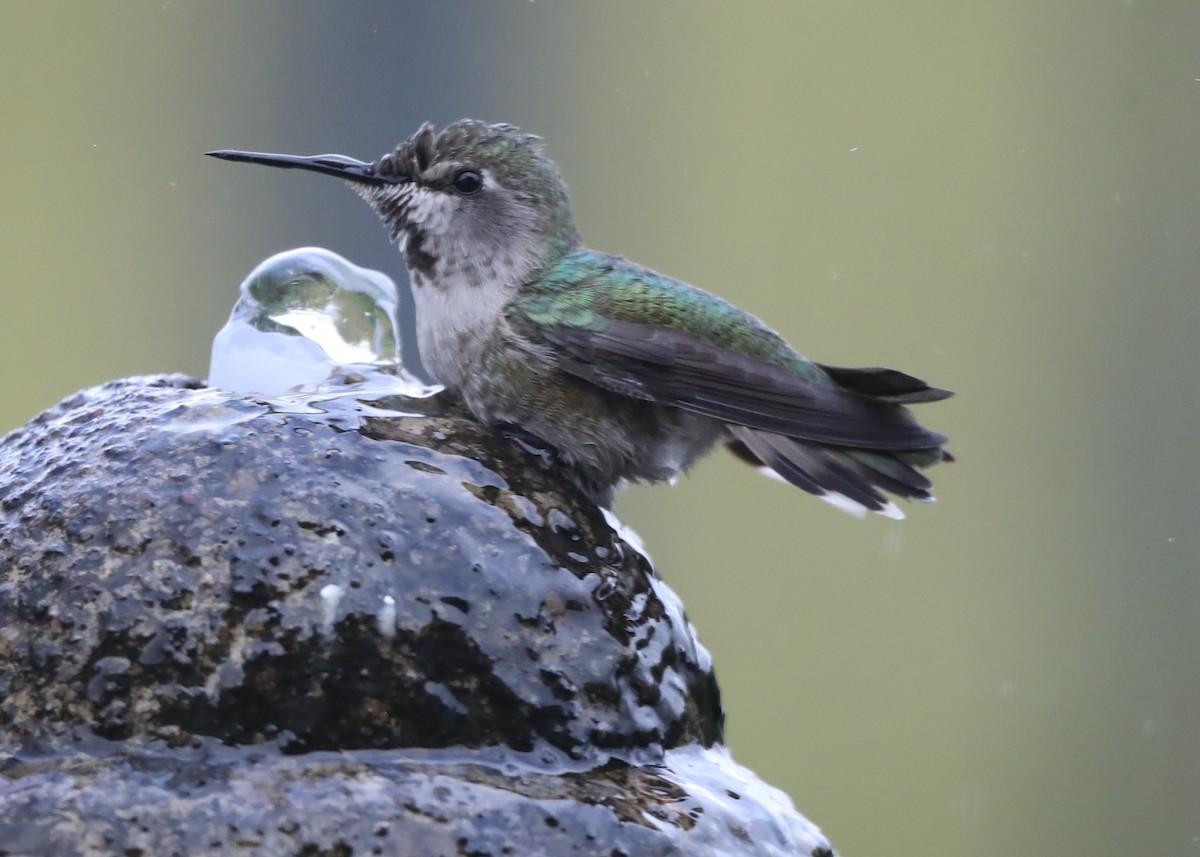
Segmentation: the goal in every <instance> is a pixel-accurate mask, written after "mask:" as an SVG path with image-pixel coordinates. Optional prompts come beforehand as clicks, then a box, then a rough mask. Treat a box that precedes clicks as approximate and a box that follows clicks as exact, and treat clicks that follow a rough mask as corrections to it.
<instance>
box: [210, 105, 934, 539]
mask: <svg viewBox="0 0 1200 857" xmlns="http://www.w3.org/2000/svg"><path fill="white" fill-rule="evenodd" d="M208 154H209V155H211V156H213V157H216V158H222V159H225V160H230V161H240V162H246V163H255V164H265V165H267V166H272V167H283V168H293V169H300V170H309V171H312V172H317V173H323V174H325V175H330V176H334V177H336V178H340V179H342V180H344V181H346V182H347V183H349V185H350V187H351V188H353V190H354V191H356V192H357V193H358V195H359V196H361V197H362V198H363V199H364V200H365V201H366V202H367V203H368V204H369V205H370V206H371V207H372V208H373V209H374V210H375V212H376V214H378V216H379V217H380V219H381V220H382V221H383V223H384V224H385V225H386V226H387V228H388V230H389V232H390V235H391V240H392V241H393V242H394V243H396V244H398V246H399V248H400V251H401V253H402V254H403V256H404V260H405V264H406V265H407V268H408V272H409V278H410V282H411V285H412V293H413V299H414V304H415V308H416V313H417V344H418V348H419V350H420V354H421V359H422V361H423V362H424V364H425V366H426V369H427V370H428V371H429V372H430V373H431V374H432V375H433V377H434V378H435V379H436V380H437V381H438V383H440V384H442V385H443V386H444V387H445V388H446V389H447V390H448V391H450V392H451V393H453V394H456V395H457V396H458V397H460V398H461V399H462V401H463V402H464V403H465V404H466V406H467V408H468V409H469V410H470V412H471V413H472V414H473V415H474V417H475V418H476V419H477V420H479V421H480V422H481V423H483V424H485V425H489V426H496V427H499V428H503V429H505V430H511V431H515V432H517V433H518V436H529V435H532V436H533V438H536V439H537V440H540V441H541V442H543V443H545V444H547V445H549V446H550V447H551V448H553V450H555V451H556V452H557V453H558V456H559V458H560V460H562V461H564V462H565V463H566V465H567V466H568V467H569V468H570V470H571V472H572V473H573V475H574V477H575V481H576V482H577V484H579V485H581V486H582V487H584V488H585V490H587V491H588V492H589V493H590V494H591V495H592V496H593V497H594V498H595V499H596V500H597V501H598V502H600V503H602V504H604V505H608V504H610V503H611V500H612V496H613V492H614V491H615V489H616V488H617V487H619V486H620V485H623V484H625V483H628V482H658V481H674V480H675V479H676V478H677V477H678V475H679V474H681V473H682V472H684V471H686V470H687V469H688V468H690V467H691V466H692V464H693V463H695V462H696V460H697V459H699V458H700V457H702V456H704V455H706V454H707V453H708V452H709V451H711V450H712V449H713V447H715V446H716V445H717V444H718V443H724V444H725V445H726V446H728V447H729V449H730V450H731V451H732V452H733V453H734V454H736V455H737V456H738V457H740V458H742V459H744V460H746V461H748V462H749V463H751V464H754V465H755V466H758V467H760V468H764V469H765V470H766V471H767V472H768V473H769V474H771V475H774V476H777V477H779V478H781V479H783V480H784V481H786V482H789V483H791V484H792V485H795V486H796V487H798V488H801V489H803V490H805V491H807V492H809V493H811V494H814V495H816V496H818V497H820V498H822V499H824V500H826V501H828V502H830V503H832V504H833V505H834V506H837V507H838V508H841V509H843V510H844V511H848V512H851V513H854V514H856V515H858V516H859V517H862V516H865V514H866V513H867V512H868V511H870V512H876V513H879V514H881V515H884V516H887V517H892V518H903V517H904V515H903V513H902V512H901V510H900V509H899V508H898V507H897V506H896V504H895V503H894V502H892V500H891V499H890V497H889V496H888V495H895V496H896V497H901V498H905V499H911V500H922V501H927V502H929V501H932V500H933V496H932V494H931V493H930V488H931V487H932V483H931V482H930V480H929V479H928V478H927V477H926V476H925V475H924V474H923V473H921V472H920V471H921V469H923V468H926V467H929V466H930V465H933V464H935V463H937V462H940V461H952V460H953V457H952V456H951V455H950V453H949V452H947V451H946V450H945V449H944V444H945V443H946V438H945V437H944V436H943V435H941V434H938V433H937V432H934V431H930V430H929V429H926V428H924V427H923V426H921V425H920V424H919V423H918V422H917V421H916V420H915V419H914V418H913V416H912V415H911V414H910V412H909V411H908V409H907V408H906V407H905V406H906V405H911V404H917V403H923V402H934V401H938V400H940V399H945V398H947V397H948V396H950V395H952V394H951V393H950V392H949V391H947V390H942V389H939V388H937V387H932V386H930V385H928V384H927V383H925V382H924V381H922V380H921V379H919V378H916V377H914V376H912V375H908V374H905V373H903V372H900V371H897V370H894V369H884V368H845V367H837V366H828V365H824V364H820V363H816V362H812V361H810V360H807V359H805V358H804V357H802V356H801V355H800V354H799V353H798V352H797V351H795V350H794V349H793V348H792V347H791V346H790V345H789V344H788V343H787V342H786V341H785V340H784V338H783V337H782V336H780V335H779V334H778V333H776V332H775V331H774V330H772V329H771V328H769V327H767V326H766V325H765V324H764V323H763V322H761V321H759V320H758V319H757V318H756V317H754V316H753V315H751V314H750V313H748V312H746V311H744V310H742V309H739V308H738V307H736V306H734V305H733V304H731V303H729V302H727V301H725V300H723V299H721V298H719V297H717V296H716V295H714V294H711V293H709V292H707V291H704V290H702V289H700V288H697V287H695V286H691V285H688V284H687V283H684V282H681V281H679V280H676V279H672V278H671V277H668V276H665V275H663V274H660V273H657V272H655V271H652V270H650V269H649V268H646V267H643V266H641V265H637V264H635V263H633V262H631V261H629V260H627V259H625V258H623V257H621V256H614V255H609V254H607V253H600V252H597V251H594V250H590V249H588V248H587V247H585V246H584V245H583V243H582V241H581V239H580V236H579V232H578V231H577V229H576V228H575V220H574V217H573V215H572V212H571V201H570V199H569V197H568V195H567V188H566V185H565V184H564V182H563V180H562V177H561V176H560V175H559V171H558V168H557V167H556V166H555V164H554V162H553V161H551V160H550V159H549V158H548V157H547V155H546V153H545V146H544V143H543V141H542V139H541V138H540V137H536V136H534V135H531V134H525V133H522V132H521V131H520V130H519V129H518V128H516V127H514V126H512V125H507V124H487V123H485V122H481V121H478V120H473V119H463V120H460V121H458V122H454V123H452V124H450V125H448V126H446V127H445V128H444V129H443V130H442V131H440V132H438V131H436V130H435V129H434V127H433V126H432V125H430V124H428V123H426V124H425V125H423V126H422V127H421V128H420V129H419V130H418V131H417V132H416V133H415V134H413V135H412V136H411V137H409V138H408V139H407V140H405V141H403V142H402V143H400V144H399V145H398V146H396V148H395V149H394V150H392V151H391V152H388V153H387V154H385V155H383V156H382V157H380V158H379V159H378V160H375V161H371V162H367V161H360V160H356V159H354V158H349V157H346V156H344V155H314V156H296V155H283V154H268V153H263V152H243V151H235V150H220V151H215V152H209V153H208Z"/></svg>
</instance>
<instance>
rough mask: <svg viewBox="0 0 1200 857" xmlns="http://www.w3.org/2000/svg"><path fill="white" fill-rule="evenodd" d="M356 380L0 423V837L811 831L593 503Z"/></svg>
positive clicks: (69, 843) (753, 837)
mask: <svg viewBox="0 0 1200 857" xmlns="http://www.w3.org/2000/svg"><path fill="white" fill-rule="evenodd" d="M379 395H380V394H372V393H370V392H368V391H366V390H362V389H359V390H355V389H354V388H340V389H335V390H333V391H331V392H327V393H322V394H315V395H309V396H295V397H290V398H277V399H270V400H266V399H256V398H254V397H244V396H240V395H234V394H230V393H226V392H223V391H220V390H214V389H207V388H203V387H202V386H201V384H200V383H199V382H197V381H195V380H193V379H187V378H182V377H180V376H171V377H161V378H144V379H130V380H126V381H118V382H113V383H111V384H107V385H105V386H103V387H99V388H95V389H93V390H88V391H85V392H83V393H80V394H78V395H76V396H74V397H72V398H70V399H68V400H66V401H65V402H63V403H62V404H60V405H59V406H57V407H55V408H53V409H51V410H50V411H47V412H46V413H44V414H42V415H40V416H39V417H37V418H35V419H34V420H33V421H31V422H30V423H29V424H28V425H26V426H24V427H22V428H21V429H18V430H17V431H15V432H13V433H12V434H10V435H8V436H7V437H5V438H3V440H0V855H9V854H12V855H15V854H56V855H57V854H110V853H111V854H126V855H137V854H145V855H160V854H191V853H236V854H247V855H250V854H253V855H268V854H270V855H276V854H279V855H283V854H298V855H299V854H305V855H317V854H331V855H333V854H336V855H351V854H430V855H435V854H471V855H491V854H495V855H500V854H522V855H531V854H564V853H576V854H597V855H599V854H604V855H619V854H625V855H629V857H633V855H642V854H689V855H691V854H695V855H705V854H812V855H820V854H824V853H831V852H829V851H828V848H829V846H828V843H827V842H826V841H825V839H824V838H823V837H822V836H821V835H820V833H819V832H818V831H817V830H816V828H815V827H813V826H812V825H811V824H809V823H808V822H807V821H806V820H805V819H803V817H802V816H800V815H799V814H797V813H796V812H795V810H794V809H792V808H791V804H790V802H789V801H788V800H787V798H786V797H784V796H783V795H782V794H781V793H779V792H777V791H776V790H774V789H771V788H770V787H769V786H766V785H765V784H763V783H761V782H760V781H758V780H757V779H756V778H755V777H754V776H753V774H751V773H750V772H748V771H746V770H745V769H742V768H740V767H739V766H737V765H735V764H734V763H733V762H732V761H731V760H730V759H729V758H728V756H727V754H726V753H725V751H724V750H723V748H722V747H721V745H720V740H721V727H722V712H721V707H720V701H719V695H718V691H717V685H716V681H715V679H714V676H713V672H712V667H711V663H710V660H709V657H708V655H707V653H706V652H705V651H704V649H703V648H701V647H700V646H699V644H698V643H697V642H696V639H695V635H694V632H693V630H692V628H691V626H690V625H689V624H688V623H687V621H686V619H685V618H684V614H683V611H682V607H681V605H680V603H679V601H678V599H677V597H676V596H675V595H674V593H672V592H671V591H670V590H669V589H668V588H667V587H666V586H664V585H663V584H662V582H661V581H659V580H658V579H657V578H656V577H655V575H654V572H653V569H652V568H651V567H650V565H649V563H648V561H647V560H646V558H645V557H644V556H643V555H642V554H641V553H640V552H639V551H638V550H637V549H636V547H635V546H633V545H631V544H629V543H628V542H626V541H625V539H624V538H622V533H621V531H620V528H619V525H618V524H617V523H616V522H615V519H612V518H611V516H610V515H608V514H607V513H605V512H604V511H603V510H600V509H598V508H596V507H595V506H593V505H591V504H590V503H589V502H588V501H587V500H586V498H585V497H584V496H583V495H582V494H580V493H579V492H577V491H575V490H574V489H573V488H572V486H571V485H570V484H569V483H567V482H565V481H564V480H562V479H561V478H559V476H558V473H559V471H558V469H557V468H556V466H555V464H554V462H553V460H552V456H551V455H550V454H548V453H544V452H543V453H541V454H538V451H537V450H535V449H531V448H530V447H529V445H528V444H527V443H523V442H521V441H520V440H519V439H517V438H512V437H506V436H504V435H503V434H499V433H496V432H492V431H488V430H485V429H483V428H481V427H479V426H478V425H476V424H475V423H473V422H471V421H470V420H467V419H464V418H463V417H462V415H461V414H460V413H458V412H457V411H456V409H455V407H454V405H453V404H449V403H447V402H446V401H444V400H443V399H442V398H440V397H434V398H421V399H402V398H399V397H395V396H391V397H388V398H386V399H384V398H380V397H379ZM398 412H400V413H398ZM481 462H487V463H486V465H485V464H483V463H481ZM5 759H7V762H5V761H4V760H5Z"/></svg>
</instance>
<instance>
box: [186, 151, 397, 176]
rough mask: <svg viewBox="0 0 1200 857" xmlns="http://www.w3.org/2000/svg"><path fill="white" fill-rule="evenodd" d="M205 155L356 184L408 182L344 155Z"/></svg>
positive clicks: (258, 153) (214, 153)
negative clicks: (330, 177) (307, 171)
mask: <svg viewBox="0 0 1200 857" xmlns="http://www.w3.org/2000/svg"><path fill="white" fill-rule="evenodd" d="M207 154H208V155H211V156H212V157H214V158H220V159H221V160H224V161H241V162H243V163H247V164H266V165H267V166H268V167H281V168H283V169H293V170H311V171H312V172H314V173H324V174H325V175H327V176H336V177H337V178H339V179H345V180H346V181H350V182H358V183H360V184H404V183H405V182H407V181H409V179H408V178H407V177H406V176H383V175H380V174H379V173H377V172H376V171H375V165H374V164H369V163H367V162H366V161H357V160H355V159H354V158H347V157H346V156H345V155H310V156H303V155H272V154H270V153H267V152H239V151H237V150H236V149H218V150H217V151H215V152H208V153H207Z"/></svg>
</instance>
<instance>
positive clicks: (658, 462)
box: [463, 370, 724, 489]
mask: <svg viewBox="0 0 1200 857" xmlns="http://www.w3.org/2000/svg"><path fill="white" fill-rule="evenodd" d="M463 394H464V396H463V397H464V399H465V400H466V403H467V406H468V407H469V408H470V409H471V411H472V412H473V413H474V414H475V415H476V417H477V418H478V419H480V420H481V421H482V422H485V423H490V424H508V425H513V426H517V427H519V428H521V429H522V430H523V431H526V432H528V433H530V434H532V435H534V436H536V437H538V438H540V439H541V440H543V441H545V442H546V443H548V444H550V445H551V446H552V447H554V449H555V450H556V451H557V452H558V453H559V454H560V455H561V456H562V457H563V458H564V459H566V461H567V462H568V463H569V464H571V465H572V466H574V467H577V468H580V469H581V470H583V471H584V472H585V474H586V476H587V477H588V479H589V480H591V481H592V482H594V483H595V484H596V485H599V486H602V487H603V488H604V489H607V488H611V487H612V486H615V485H617V484H618V483H620V482H622V481H634V482H659V481H664V480H670V479H673V478H674V477H676V476H678V475H679V474H680V473H682V472H683V471H685V470H687V469H688V468H689V467H691V466H692V464H693V463H695V461H696V459H698V458H699V457H701V456H703V455H704V454H705V453H707V452H708V451H709V450H710V449H712V447H713V445H714V444H715V443H716V441H717V440H718V439H719V438H720V437H722V435H723V433H724V426H723V425H722V424H721V423H718V422H716V421H714V420H711V419H709V418H707V417H701V416H698V415H696V414H691V413H688V412H686V411H682V410H680V409H679V408H673V407H669V406H666V405H659V404H655V403H653V402H645V401H641V400H638V399H634V398H631V397H629V396H623V395H620V394H618V393H612V392H609V391H607V390H604V389H602V388H600V387H597V386H595V385H594V384H590V383H588V382H586V381H582V380H580V379H578V378H575V377H573V376H570V375H566V374H564V373H561V372H558V371H555V370H549V371H547V372H545V373H537V372H534V373H517V374H516V375H515V376H510V377H508V378H506V379H505V380H503V381H499V382H497V381H496V379H492V380H491V381H489V382H488V383H484V384H480V383H472V382H471V381H468V382H467V384H466V386H465V387H464V389H463Z"/></svg>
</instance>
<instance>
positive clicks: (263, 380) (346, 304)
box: [208, 247, 421, 395]
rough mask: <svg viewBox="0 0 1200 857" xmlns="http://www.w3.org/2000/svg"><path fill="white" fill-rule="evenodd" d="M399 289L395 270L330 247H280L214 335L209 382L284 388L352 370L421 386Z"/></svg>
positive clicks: (272, 390) (251, 389)
mask: <svg viewBox="0 0 1200 857" xmlns="http://www.w3.org/2000/svg"><path fill="white" fill-rule="evenodd" d="M396 296H397V292H396V284H395V283H394V282H392V280H391V279H390V278H389V277H387V276H386V275H384V274H382V273H380V272H378V271H371V270H367V269H366V268H360V267H358V266H357V265H354V264H352V263H351V262H349V261H347V260H346V259H343V258H342V257H341V256H339V255H337V254H336V253H332V252H330V251H329V250H325V249H322V248H320V247H301V248H299V249H297V250H288V251H286V252H283V253H278V254H276V255H274V256H272V257H271V258H269V259H267V260H266V261H264V262H263V263H261V264H260V265H259V266H258V267H257V268H255V269H254V270H253V271H252V272H251V273H250V275H249V276H248V277H246V279H245V281H243V282H242V285H241V296H240V297H239V298H238V301H237V303H236V304H235V305H234V307H233V312H232V313H231V314H230V316H229V321H228V322H227V323H226V325H225V327H223V328H222V329H221V331H220V332H219V333H218V334H217V336H216V338H215V339H214V340H213V348H212V362H211V364H210V368H209V378H208V381H209V384H210V385H211V386H213V387H220V388H222V389H225V390H230V391H233V392H237V393H262V394H265V395H278V394H281V393H284V392H285V391H288V390H291V389H293V388H295V387H298V386H301V385H315V384H324V383H326V382H329V381H330V380H331V379H333V380H334V381H335V382H338V381H340V382H341V383H343V384H344V383H347V380H345V378H346V377H347V376H348V377H349V379H351V380H353V379H356V378H357V379H359V380H361V379H363V378H369V379H370V380H371V381H372V382H374V383H372V385H371V386H372V387H376V386H379V387H383V388H388V387H394V388H404V389H405V390H406V391H409V392H411V387H413V386H417V387H420V386H421V385H420V384H419V382H417V381H416V380H415V379H413V378H412V377H411V376H410V375H408V374H407V373H406V372H405V371H404V370H403V368H402V367H401V364H400V335H399V327H398V324H397V317H396V312H397V297H396ZM390 379H394V380H390Z"/></svg>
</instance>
